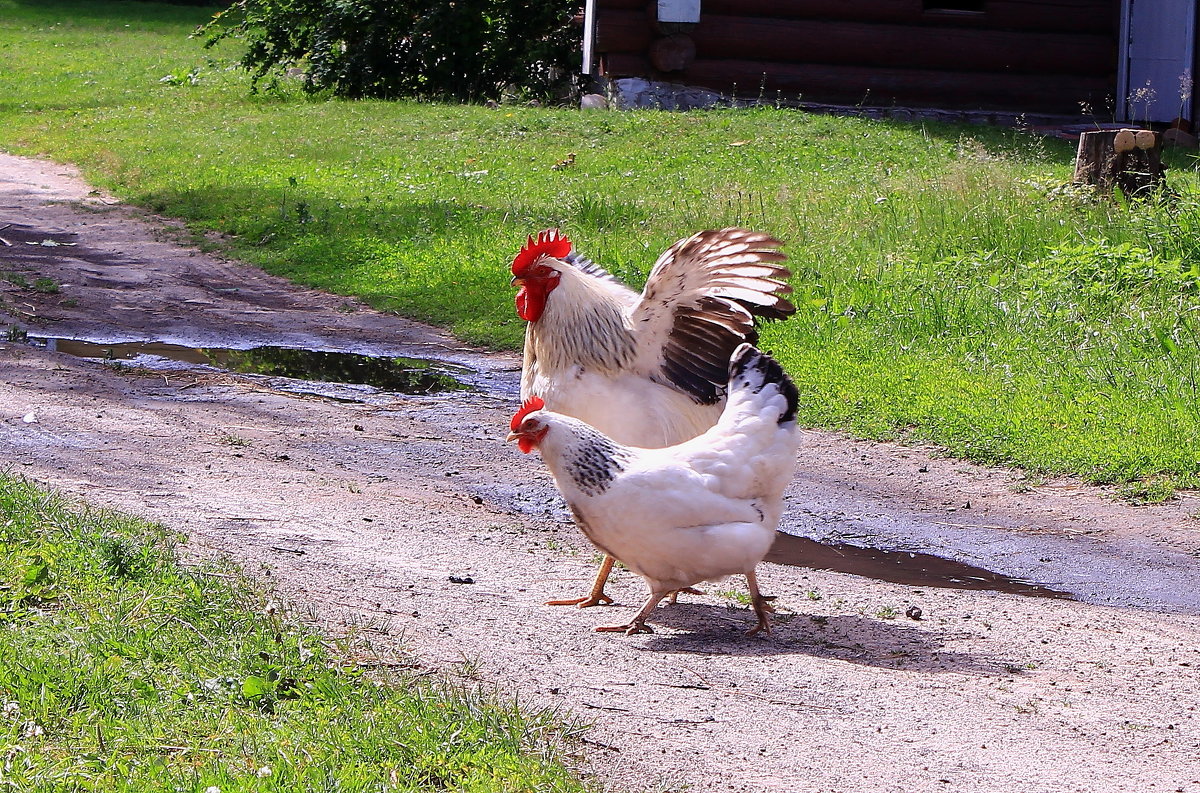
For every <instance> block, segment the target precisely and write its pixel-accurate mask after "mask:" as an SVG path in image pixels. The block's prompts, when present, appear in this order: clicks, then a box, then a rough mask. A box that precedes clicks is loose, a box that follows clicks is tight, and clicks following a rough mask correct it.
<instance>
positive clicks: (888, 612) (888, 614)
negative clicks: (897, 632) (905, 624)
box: [875, 606, 900, 620]
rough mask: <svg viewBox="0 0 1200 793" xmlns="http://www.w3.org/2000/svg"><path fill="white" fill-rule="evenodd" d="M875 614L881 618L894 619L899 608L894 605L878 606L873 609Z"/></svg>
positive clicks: (898, 613)
mask: <svg viewBox="0 0 1200 793" xmlns="http://www.w3.org/2000/svg"><path fill="white" fill-rule="evenodd" d="M875 616H876V617H878V618H879V619H881V620H894V619H896V617H898V616H900V610H899V609H897V608H896V607H895V606H880V607H879V608H878V609H876V610H875Z"/></svg>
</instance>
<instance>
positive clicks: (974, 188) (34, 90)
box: [0, 0, 1200, 496]
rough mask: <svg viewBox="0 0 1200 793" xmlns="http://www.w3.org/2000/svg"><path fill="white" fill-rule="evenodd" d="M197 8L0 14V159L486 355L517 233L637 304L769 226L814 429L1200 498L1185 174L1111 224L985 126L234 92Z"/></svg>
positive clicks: (1199, 193)
mask: <svg viewBox="0 0 1200 793" xmlns="http://www.w3.org/2000/svg"><path fill="white" fill-rule="evenodd" d="M207 13H208V12H206V11H204V10H197V9H194V8H190V9H189V8H176V7H169V6H161V5H155V4H152V3H142V2H86V3H85V2H62V1H60V0H39V2H36V3H34V2H24V1H23V0H0V96H2V97H3V100H0V147H3V148H4V149H6V150H8V151H11V152H14V153H21V154H38V155H45V156H49V157H53V158H56V159H59V160H64V161H70V162H74V163H77V164H79V165H80V166H81V167H82V168H83V169H84V172H85V173H86V175H87V176H88V178H89V179H91V180H93V181H94V182H96V183H98V184H100V185H101V186H103V187H105V188H106V189H109V190H111V191H113V192H114V193H116V194H117V195H119V196H121V197H122V198H125V199H127V200H130V201H133V202H135V203H138V204H140V205H143V206H147V207H150V208H152V209H154V210H157V211H159V212H163V213H166V214H169V215H174V216H178V217H182V218H184V219H186V220H187V221H188V222H189V224H190V226H191V228H193V229H194V230H195V231H197V232H202V231H211V230H216V231H220V232H223V233H225V234H226V235H229V236H228V240H229V241H228V243H227V244H228V246H229V248H230V249H231V251H232V252H233V253H235V254H236V255H238V256H241V257H243V258H245V259H246V260H248V261H251V262H253V263H255V264H258V265H261V266H262V267H264V268H266V269H268V270H270V271H271V272H274V273H278V274H282V275H285V276H287V277H289V278H292V279H294V280H296V281H298V282H301V283H304V284H308V285H312V286H317V287H320V288H323V289H327V290H330V291H334V292H338V293H343V294H347V295H356V296H360V297H363V298H365V299H367V300H369V301H370V302H371V303H373V304H374V305H376V306H378V307H381V308H385V309H390V310H394V311H396V312H399V313H402V314H404V315H406V316H411V317H415V318H419V319H423V320H427V321H430V322H434V323H437V324H439V325H443V326H445V327H448V328H450V329H451V330H453V331H454V332H455V333H457V334H459V335H460V336H461V337H463V338H465V339H467V340H469V341H472V342H475V343H480V344H486V345H491V346H496V347H508V348H515V347H517V346H518V345H519V343H520V334H521V332H522V327H521V324H520V322H519V321H518V320H517V319H516V317H515V315H514V313H513V310H512V291H511V289H510V288H509V287H508V284H507V281H508V277H509V276H508V274H507V264H508V261H509V260H510V258H511V256H512V255H513V254H514V253H515V251H516V249H517V248H518V247H519V245H520V243H521V241H522V240H523V239H524V236H525V235H526V234H527V233H529V232H531V231H536V230H537V229H540V228H544V227H547V226H555V225H557V226H561V227H562V228H564V229H565V230H566V231H567V233H568V234H569V235H570V236H571V237H572V238H573V239H574V240H575V242H576V246H577V248H578V249H580V250H581V251H583V252H585V253H586V254H588V255H589V256H591V257H593V258H595V259H597V260H598V261H600V262H601V263H604V264H605V265H607V266H609V267H610V268H611V269H613V270H614V271H615V272H616V273H617V274H619V275H620V276H622V277H624V278H627V279H628V280H630V281H632V282H635V283H638V282H640V280H641V279H642V278H644V276H645V273H646V272H647V271H648V270H649V267H650V265H651V264H652V263H653V261H654V259H655V257H656V256H657V254H658V253H659V252H661V251H662V250H663V249H664V248H666V246H668V245H669V244H670V243H672V242H673V241H675V240H676V239H678V238H680V237H683V236H686V235H688V234H690V233H692V232H694V231H696V230H698V229H701V228H709V227H718V226H722V225H730V224H739V225H747V226H752V227H755V228H760V229H764V230H767V231H770V232H772V233H774V234H776V235H777V236H779V237H780V238H782V239H784V240H785V241H786V242H787V248H786V250H787V252H788V254H789V255H790V257H791V264H792V266H793V268H794V271H795V278H794V279H793V286H794V287H795V289H796V296H795V297H796V302H797V304H798V306H799V312H798V314H797V316H796V317H795V318H794V319H793V320H791V321H789V322H787V323H786V324H782V325H778V326H776V327H772V328H770V329H768V330H767V332H766V333H765V334H764V346H766V347H768V348H770V349H772V350H774V351H775V352H776V353H777V354H778V355H779V357H780V358H781V359H782V361H783V362H784V364H785V365H786V366H787V368H788V369H789V370H790V371H791V372H792V373H793V375H795V377H796V379H797V381H798V383H799V385H800V387H801V390H802V395H803V400H802V402H803V414H802V415H803V421H805V422H806V423H808V424H809V425H812V426H821V427H831V428H837V429H844V430H848V431H850V432H853V433H855V434H858V435H861V436H864V437H872V438H885V439H904V440H913V441H928V442H932V443H935V444H938V445H940V446H942V447H945V448H947V449H949V450H950V451H951V452H952V453H954V454H956V455H962V456H964V457H968V458H971V459H975V460H980V461H984V462H989V463H1006V464H1017V465H1021V466H1025V467H1027V468H1029V469H1031V470H1033V471H1037V472H1069V473H1074V474H1077V475H1080V476H1082V477H1084V478H1086V479H1088V480H1091V481H1095V482H1128V483H1134V484H1132V485H1131V486H1130V493H1131V494H1133V495H1136V494H1137V493H1139V492H1141V491H1144V494H1145V495H1149V496H1152V495H1153V494H1155V493H1157V494H1160V495H1161V494H1166V493H1169V492H1170V489H1171V487H1173V486H1182V487H1196V486H1197V485H1200V400H1198V399H1197V376H1198V372H1197V370H1198V366H1200V349H1198V345H1197V330H1198V329H1200V318H1198V317H1197V306H1198V305H1200V300H1198V298H1197V291H1196V284H1197V281H1198V280H1200V270H1198V269H1197V262H1198V261H1200V187H1198V186H1197V179H1196V168H1195V162H1194V160H1192V159H1191V158H1190V157H1189V156H1183V155H1179V156H1176V157H1175V158H1174V161H1173V163H1172V165H1173V169H1172V172H1171V184H1172V188H1173V189H1174V190H1175V191H1176V192H1175V194H1174V195H1173V196H1172V197H1171V198H1170V199H1168V200H1163V201H1158V202H1147V203H1139V204H1136V205H1133V206H1124V205H1121V204H1119V203H1115V202H1111V201H1103V200H1096V199H1095V198H1093V197H1091V196H1089V195H1087V194H1085V193H1081V192H1079V191H1076V190H1073V189H1071V188H1069V187H1068V186H1067V183H1068V182H1069V179H1070V174H1071V163H1072V159H1073V151H1072V147H1071V146H1070V145H1069V144H1067V143H1064V142H1061V141H1057V140H1044V139H1041V138H1036V137H1033V136H1030V135H1025V134H1020V133H1016V132H1011V131H1005V130H997V129H990V128H982V127H967V126H950V125H937V124H906V123H892V122H886V123H882V122H872V121H866V120H859V119H841V118H829V117H820V116H810V115H806V114H803V113H798V112H793V111H786V110H775V109H756V110H720V111H712V112H700V113H660V112H636V113H604V112H594V113H580V112H575V111H570V110H556V109H545V108H529V107H517V106H511V107H509V106H502V107H500V108H498V109H488V108H484V107H458V106H445V105H433V104H419V103H407V102H394V103H385V102H371V101H359V102H327V101H318V100H312V99H309V98H306V97H304V96H302V95H301V93H300V92H299V90H298V88H297V87H295V86H292V85H284V86H283V87H282V88H281V89H280V90H279V91H276V92H272V93H265V94H261V95H258V96H251V95H250V94H249V93H248V79H247V77H246V76H245V75H244V74H242V73H240V72H239V71H237V70H236V69H231V68H230V65H231V63H232V60H233V58H234V57H236V54H237V53H236V51H235V50H234V49H232V48H230V47H225V46H224V45H223V48H222V49H218V50H217V51H205V50H202V49H201V48H200V45H199V42H198V41H196V40H188V39H187V38H186V34H187V32H189V31H190V30H191V28H192V27H193V26H194V24H195V23H196V22H198V21H202V20H203V18H204V17H205V15H206V14H207ZM570 153H574V154H575V155H576V156H575V159H574V164H573V165H567V166H562V167H556V166H557V165H558V163H560V162H561V161H564V160H567V155H568V154H570ZM31 275H32V276H36V274H31ZM30 280H32V277H31V279H30Z"/></svg>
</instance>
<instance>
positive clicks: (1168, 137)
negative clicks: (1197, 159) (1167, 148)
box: [1162, 129, 1200, 149]
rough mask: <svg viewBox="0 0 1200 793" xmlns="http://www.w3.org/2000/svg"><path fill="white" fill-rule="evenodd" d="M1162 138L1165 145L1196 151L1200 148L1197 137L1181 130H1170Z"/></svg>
mask: <svg viewBox="0 0 1200 793" xmlns="http://www.w3.org/2000/svg"><path fill="white" fill-rule="evenodd" d="M1162 138H1163V143H1165V144H1169V145H1172V146H1178V147H1179V148H1181V149H1195V148H1197V147H1200V141H1197V139H1196V136H1195V135H1192V134H1191V133H1188V132H1184V131H1183V130H1181V129H1169V130H1167V131H1166V132H1164V133H1163V136H1162Z"/></svg>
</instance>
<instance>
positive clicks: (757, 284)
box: [630, 228, 796, 404]
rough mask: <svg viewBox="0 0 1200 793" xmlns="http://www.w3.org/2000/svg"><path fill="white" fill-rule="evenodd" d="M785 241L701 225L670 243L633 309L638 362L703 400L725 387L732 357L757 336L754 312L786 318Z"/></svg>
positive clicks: (789, 310)
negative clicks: (782, 247)
mask: <svg viewBox="0 0 1200 793" xmlns="http://www.w3.org/2000/svg"><path fill="white" fill-rule="evenodd" d="M781 244H782V243H781V242H780V241H779V240H777V239H775V238H774V237H772V236H770V235H769V234H763V233H761V232H756V231H749V230H747V229H739V228H727V229H720V230H713V231H701V232H699V233H698V234H694V235H692V236H691V237H688V238H687V239H684V240H680V241H679V242H677V243H675V244H674V245H672V246H671V247H670V248H669V249H668V250H667V251H666V252H665V253H663V255H662V256H660V257H659V258H658V261H657V262H655V264H654V268H653V269H652V270H651V271H650V277H649V279H648V280H647V281H646V287H645V289H644V290H643V292H642V299H641V302H640V303H638V305H637V307H636V308H635V309H634V311H633V313H632V315H631V317H630V319H631V325H632V326H633V327H634V328H635V329H636V332H637V333H638V336H639V338H638V342H637V344H638V358H639V362H640V366H642V367H644V371H646V372H647V373H648V374H651V375H652V376H655V375H654V373H655V372H657V373H658V374H659V375H661V376H662V377H664V378H665V379H666V380H667V381H668V382H670V383H671V384H672V385H673V386H674V387H675V388H677V389H679V390H680V391H682V392H684V393H686V394H688V395H689V396H691V397H692V398H693V399H694V400H696V402H698V403H700V404H712V403H713V402H716V401H718V400H719V399H720V398H721V396H722V394H723V393H724V391H725V384H726V379H727V373H728V365H729V358H730V355H732V353H733V351H734V349H735V348H736V347H737V346H738V345H739V344H741V343H743V342H751V343H753V342H755V341H756V340H757V332H756V331H755V327H754V322H755V319H785V318H787V317H788V316H791V315H792V314H793V313H794V312H795V310H796V309H795V307H794V306H793V305H792V304H791V303H790V302H789V301H788V300H787V299H786V298H785V297H784V295H787V294H789V293H791V291H792V289H791V287H789V286H788V285H787V283H786V282H785V279H787V278H788V277H789V276H790V275H791V272H790V271H789V270H788V268H787V267H784V266H783V265H782V264H781V262H783V261H785V260H786V259H787V257H786V256H785V255H784V254H783V253H781V252H780V251H779V250H778V249H779V247H780V245H781Z"/></svg>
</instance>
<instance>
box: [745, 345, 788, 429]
mask: <svg viewBox="0 0 1200 793" xmlns="http://www.w3.org/2000/svg"><path fill="white" fill-rule="evenodd" d="M770 385H774V386H775V390H776V391H777V392H778V393H779V394H781V395H782V396H783V398H784V400H785V402H786V407H784V409H783V410H782V412H781V413H780V416H779V419H778V422H779V423H780V424H785V423H787V422H789V421H795V420H796V409H797V407H798V404H799V394H798V392H797V391H796V384H795V383H793V382H792V379H791V378H790V377H788V375H787V372H785V371H783V367H782V366H780V365H779V362H778V361H776V360H775V359H774V358H772V357H771V356H770V355H768V354H767V353H765V352H763V351H762V350H759V349H757V348H756V347H754V346H753V345H750V344H742V345H739V346H738V348H737V349H736V350H734V351H733V355H732V356H731V357H730V359H729V400H730V402H731V403H732V402H735V401H736V402H742V401H746V397H748V396H749V395H757V394H761V393H762V391H763V389H765V388H766V387H767V386H770Z"/></svg>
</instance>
